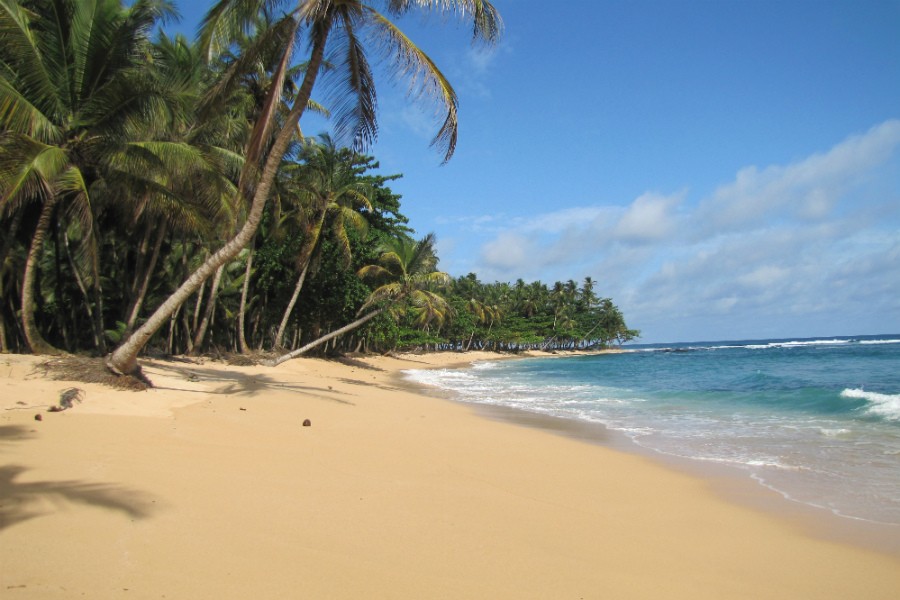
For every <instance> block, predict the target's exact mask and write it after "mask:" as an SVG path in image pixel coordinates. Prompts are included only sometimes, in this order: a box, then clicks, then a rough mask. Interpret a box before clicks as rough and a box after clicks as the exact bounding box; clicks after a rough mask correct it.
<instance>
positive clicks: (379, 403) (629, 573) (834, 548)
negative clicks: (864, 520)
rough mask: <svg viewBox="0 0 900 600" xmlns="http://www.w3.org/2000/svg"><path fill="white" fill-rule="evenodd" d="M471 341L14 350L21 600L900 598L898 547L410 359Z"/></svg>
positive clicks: (8, 397) (12, 496)
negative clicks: (123, 374) (127, 374)
mask: <svg viewBox="0 0 900 600" xmlns="http://www.w3.org/2000/svg"><path fill="white" fill-rule="evenodd" d="M488 357H491V358H493V355H488ZM461 358H462V359H464V360H466V361H469V360H475V359H478V358H484V356H483V355H478V354H467V355H465V356H464V357H461V355H459V354H439V355H426V356H404V357H398V358H388V357H374V358H364V359H352V360H347V361H344V362H343V363H339V362H334V361H325V360H318V359H301V360H294V361H290V362H288V363H286V364H284V365H282V366H280V367H275V368H271V367H228V366H224V365H221V364H217V363H212V362H204V363H189V362H178V361H165V362H164V361H147V362H145V372H146V373H147V375H148V376H149V377H150V379H151V380H152V381H153V383H154V384H155V385H156V387H155V388H154V389H152V390H149V391H145V392H124V391H114V390H110V389H106V388H103V387H99V386H96V385H91V384H77V383H65V382H58V381H50V380H47V379H45V378H42V377H41V376H39V375H34V374H31V373H32V370H33V367H34V365H35V364H36V363H38V362H39V359H36V358H34V357H29V356H18V355H0V598H4V599H6V598H10V599H15V598H69V597H71V598H94V599H97V598H141V599H142V598H169V599H173V598H174V599H206V598H210V599H231V598H234V599H242V600H243V599H251V598H265V599H275V598H310V599H341V598H348V599H349V598H353V599H370V598H400V599H402V598H423V599H427V598H453V599H463V598H510V599H513V598H514V599H523V598H536V599H537V598H540V599H568V598H571V599H578V598H615V599H627V598H666V599H668V598H695V599H696V598H711V599H712V598H715V599H729V598H748V599H750V598H752V599H759V598H786V599H791V600H796V599H807V598H816V599H820V598H839V599H841V600H845V599H847V598H865V599H877V598H885V599H888V598H890V599H894V598H896V597H897V593H898V590H900V555H898V554H896V553H890V552H876V551H873V550H870V549H865V548H863V547H860V546H858V545H849V544H843V543H838V542H835V541H829V540H827V539H824V538H822V537H820V536H815V535H813V534H811V533H810V532H809V531H808V530H807V529H806V528H804V527H799V526H798V525H797V524H796V523H794V522H792V521H791V520H790V519H788V518H786V517H785V516H784V515H779V514H775V513H772V512H766V511H760V510H755V509H753V508H750V507H747V506H743V505H741V504H739V503H734V502H729V501H727V500H726V499H724V498H723V496H722V495H721V494H718V493H715V492H714V491H712V490H711V488H710V484H709V481H707V480H705V479H702V478H698V477H695V476H690V475H687V474H685V473H682V472H679V471H677V470H673V469H670V468H666V467H663V466H660V465H659V464H657V463H656V462H653V461H651V460H649V459H647V458H645V457H641V456H638V455H634V454H629V453H624V452H620V451H617V450H614V449H611V448H609V447H604V446H601V445H597V444H590V443H585V442H584V441H580V440H577V439H573V438H571V437H564V436H556V435H552V434H550V433H547V432H545V431H541V430H538V429H534V428H528V427H521V426H517V425H513V424H510V423H504V422H499V421H497V420H492V419H487V418H483V417H481V416H479V415H478V414H476V413H475V412H473V411H472V410H471V409H470V407H467V406H463V405H460V404H456V403H453V402H448V401H446V400H441V399H439V398H435V397H430V396H427V395H422V394H419V393H416V392H415V391H414V390H413V389H412V388H410V387H408V386H405V385H403V384H401V383H399V381H398V379H397V377H396V375H397V373H398V372H399V371H401V370H403V369H412V368H426V367H437V366H444V365H451V364H455V363H459V362H460V361H461ZM71 386H77V387H79V388H80V389H82V390H83V401H82V402H81V403H76V404H75V405H74V406H73V408H71V409H69V410H66V411H65V412H59V413H48V412H46V407H47V405H51V404H55V403H56V402H57V401H58V399H59V394H60V391H61V390H62V389H64V388H67V387H71ZM36 414H40V415H41V416H42V420H41V421H36V420H35V415H36ZM305 419H309V420H310V422H311V426H309V427H304V426H303V425H302V423H303V421H304V420H305Z"/></svg>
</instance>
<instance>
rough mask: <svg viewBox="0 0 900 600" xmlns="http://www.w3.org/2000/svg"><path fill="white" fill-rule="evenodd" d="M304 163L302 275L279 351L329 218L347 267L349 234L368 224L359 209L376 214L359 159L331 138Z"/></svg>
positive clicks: (299, 177) (308, 151) (299, 174)
mask: <svg viewBox="0 0 900 600" xmlns="http://www.w3.org/2000/svg"><path fill="white" fill-rule="evenodd" d="M301 159H302V160H304V163H303V164H301V165H298V167H297V168H296V170H295V171H296V172H295V173H294V175H295V176H296V177H295V181H296V186H297V192H298V194H297V196H296V198H297V200H298V201H299V202H300V206H299V207H298V210H297V214H298V216H300V217H301V221H302V222H303V225H304V231H303V238H304V240H303V246H302V247H301V248H300V254H299V256H298V257H297V268H298V269H299V270H300V274H299V276H298V277H297V283H296V284H295V285H294V291H293V292H292V293H291V298H290V300H289V301H288V304H287V307H286V308H285V310H284V314H283V315H282V317H281V323H279V325H278V331H277V332H276V333H275V340H274V346H275V347H276V348H277V347H280V346H281V342H282V338H283V337H284V331H285V329H286V328H287V324H288V320H289V319H290V317H291V313H292V312H293V310H294V306H295V305H296V304H297V298H298V297H299V296H300V290H301V289H302V288H303V282H304V280H305V279H306V274H307V271H308V270H309V266H310V262H311V259H312V256H313V253H314V252H315V251H316V249H317V247H318V246H319V239H320V237H321V235H322V230H323V228H324V226H325V223H326V220H328V219H329V218H330V223H331V227H330V229H331V233H332V236H333V237H334V239H335V240H336V242H337V245H338V247H339V248H340V250H341V254H342V257H343V259H344V264H345V265H348V264H349V263H350V259H351V251H350V240H349V238H348V237H347V228H348V227H350V228H352V229H355V230H356V231H359V232H363V231H365V229H366V226H367V224H366V220H365V219H364V218H363V216H362V215H361V214H360V213H359V212H357V209H360V208H362V209H366V210H368V211H369V212H371V211H372V203H371V201H370V200H369V196H370V195H371V190H369V189H368V186H366V185H365V184H363V183H362V182H361V181H360V179H359V172H358V171H359V169H357V165H356V161H355V159H356V155H355V154H354V153H352V152H350V151H348V150H346V149H344V150H342V149H339V148H338V147H337V146H336V145H335V143H334V140H333V139H332V138H331V136H329V135H327V134H322V135H321V136H320V143H319V144H312V145H309V146H307V147H306V148H305V149H304V152H302V153H301Z"/></svg>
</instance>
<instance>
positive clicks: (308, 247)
mask: <svg viewBox="0 0 900 600" xmlns="http://www.w3.org/2000/svg"><path fill="white" fill-rule="evenodd" d="M326 214H327V213H326V212H325V211H323V212H322V216H321V217H320V218H319V220H318V222H317V223H316V226H315V227H314V228H313V230H312V232H311V234H310V236H309V240H308V241H307V242H306V244H305V245H304V247H303V252H302V253H301V254H300V261H299V262H300V264H301V265H302V269H303V270H302V271H300V276H299V277H298V278H297V284H296V285H295V286H294V293H293V294H291V301H290V302H288V305H287V308H285V309H284V314H283V315H282V316H281V323H280V324H279V325H278V331H277V332H275V343H274V344H273V345H274V347H275V348H279V347H281V340H282V339H283V338H284V330H285V329H286V328H287V324H288V321H289V320H290V318H291V313H292V312H293V311H294V306H295V305H296V304H297V298H299V297H300V290H302V289H303V282H304V281H306V273H307V271H309V263H310V260H311V259H312V254H313V250H315V248H316V245H317V244H318V243H319V236H321V235H322V227H323V226H324V225H325V216H326Z"/></svg>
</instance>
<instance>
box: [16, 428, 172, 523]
mask: <svg viewBox="0 0 900 600" xmlns="http://www.w3.org/2000/svg"><path fill="white" fill-rule="evenodd" d="M33 437H34V430H31V429H28V428H26V427H22V426H19V425H4V426H0V442H3V443H8V442H21V441H27V440H29V439H31V438H33ZM27 470H28V469H27V468H26V467H23V466H21V465H3V466H0V531H2V530H4V529H6V528H7V527H11V526H12V525H15V524H16V523H21V522H22V521H27V520H29V519H33V518H35V517H41V516H45V515H47V514H50V513H51V512H52V508H51V506H52V505H57V506H62V505H63V504H65V503H75V504H86V505H90V506H96V507H99V508H105V509H107V510H112V511H117V512H121V513H124V514H126V515H128V516H129V517H131V518H133V519H144V518H147V517H149V516H151V513H152V511H153V509H154V508H155V501H154V500H152V499H151V498H150V497H149V496H148V495H147V494H146V493H142V492H139V491H137V490H133V489H129V488H126V487H123V486H117V485H111V484H103V483H89V482H85V481H18V478H19V476H20V475H22V473H25V472H26V471H27Z"/></svg>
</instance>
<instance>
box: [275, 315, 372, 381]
mask: <svg viewBox="0 0 900 600" xmlns="http://www.w3.org/2000/svg"><path fill="white" fill-rule="evenodd" d="M385 310H387V309H385V308H379V309H378V310H375V311H372V312H370V313H369V314H367V315H365V316H364V317H361V318H359V319H357V320H355V321H353V322H352V323H350V324H349V325H344V326H343V327H341V328H340V329H335V330H334V331H332V332H331V333H328V334H325V335H323V336H322V337H320V338H319V339H317V340H315V341H313V342H310V343H308V344H306V345H305V346H303V347H302V348H298V349H296V350H294V351H293V352H288V353H287V354H282V355H281V356H279V357H278V358H276V359H275V360H273V361H271V363H269V365H270V366H272V367H277V366H278V365H280V364H281V363H283V362H286V361H289V360H290V359H292V358H297V357H298V356H300V355H301V354H303V353H305V352H307V351H309V350H312V349H313V348H315V347H316V346H321V345H322V344H324V343H325V342H327V341H329V340H331V339H333V338H336V337H337V336H339V335H343V334H345V333H347V332H348V331H353V330H354V329H356V328H357V327H359V326H360V325H364V324H365V323H368V322H369V321H371V320H372V319H374V318H375V317H377V316H378V315H380V314H381V313H383V312H384V311H385Z"/></svg>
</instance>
